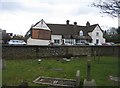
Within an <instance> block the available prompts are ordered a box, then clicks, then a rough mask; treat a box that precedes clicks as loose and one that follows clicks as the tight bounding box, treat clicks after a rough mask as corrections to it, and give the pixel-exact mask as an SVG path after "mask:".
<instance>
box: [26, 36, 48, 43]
mask: <svg viewBox="0 0 120 88" xmlns="http://www.w3.org/2000/svg"><path fill="white" fill-rule="evenodd" d="M49 44H50V40H41V39H32V38H31V37H30V38H28V39H27V45H49Z"/></svg>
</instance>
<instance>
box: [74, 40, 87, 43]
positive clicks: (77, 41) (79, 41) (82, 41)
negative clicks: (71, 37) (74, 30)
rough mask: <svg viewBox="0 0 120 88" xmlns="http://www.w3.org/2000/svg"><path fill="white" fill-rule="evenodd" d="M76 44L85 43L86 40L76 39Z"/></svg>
mask: <svg viewBox="0 0 120 88" xmlns="http://www.w3.org/2000/svg"><path fill="white" fill-rule="evenodd" d="M76 43H86V40H80V39H76Z"/></svg>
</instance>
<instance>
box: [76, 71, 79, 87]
mask: <svg viewBox="0 0 120 88" xmlns="http://www.w3.org/2000/svg"><path fill="white" fill-rule="evenodd" d="M79 86H80V71H79V70H77V72H76V87H77V88H78V87H79Z"/></svg>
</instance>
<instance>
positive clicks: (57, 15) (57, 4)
mask: <svg viewBox="0 0 120 88" xmlns="http://www.w3.org/2000/svg"><path fill="white" fill-rule="evenodd" d="M95 1H96V0H0V28H1V29H2V30H6V31H7V32H8V33H13V34H19V35H25V34H26V32H27V31H28V30H29V29H30V27H31V25H32V24H35V23H37V22H38V21H40V20H41V19H43V20H44V21H45V22H46V23H52V24H66V20H70V24H73V23H74V22H77V25H81V26H85V25H86V22H87V21H89V22H90V24H91V25H92V24H99V25H100V26H101V28H102V29H103V30H106V29H108V28H109V27H117V26H118V19H117V18H112V17H110V16H108V15H106V14H101V13H100V11H101V10H100V9H98V8H95V7H92V6H91V4H92V3H93V2H95Z"/></svg>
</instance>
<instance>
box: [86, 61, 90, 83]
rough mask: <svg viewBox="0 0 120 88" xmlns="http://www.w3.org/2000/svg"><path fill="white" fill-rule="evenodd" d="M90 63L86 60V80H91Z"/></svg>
mask: <svg viewBox="0 0 120 88" xmlns="http://www.w3.org/2000/svg"><path fill="white" fill-rule="evenodd" d="M90 70H91V63H90V60H88V61H87V81H91V73H90Z"/></svg>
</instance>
